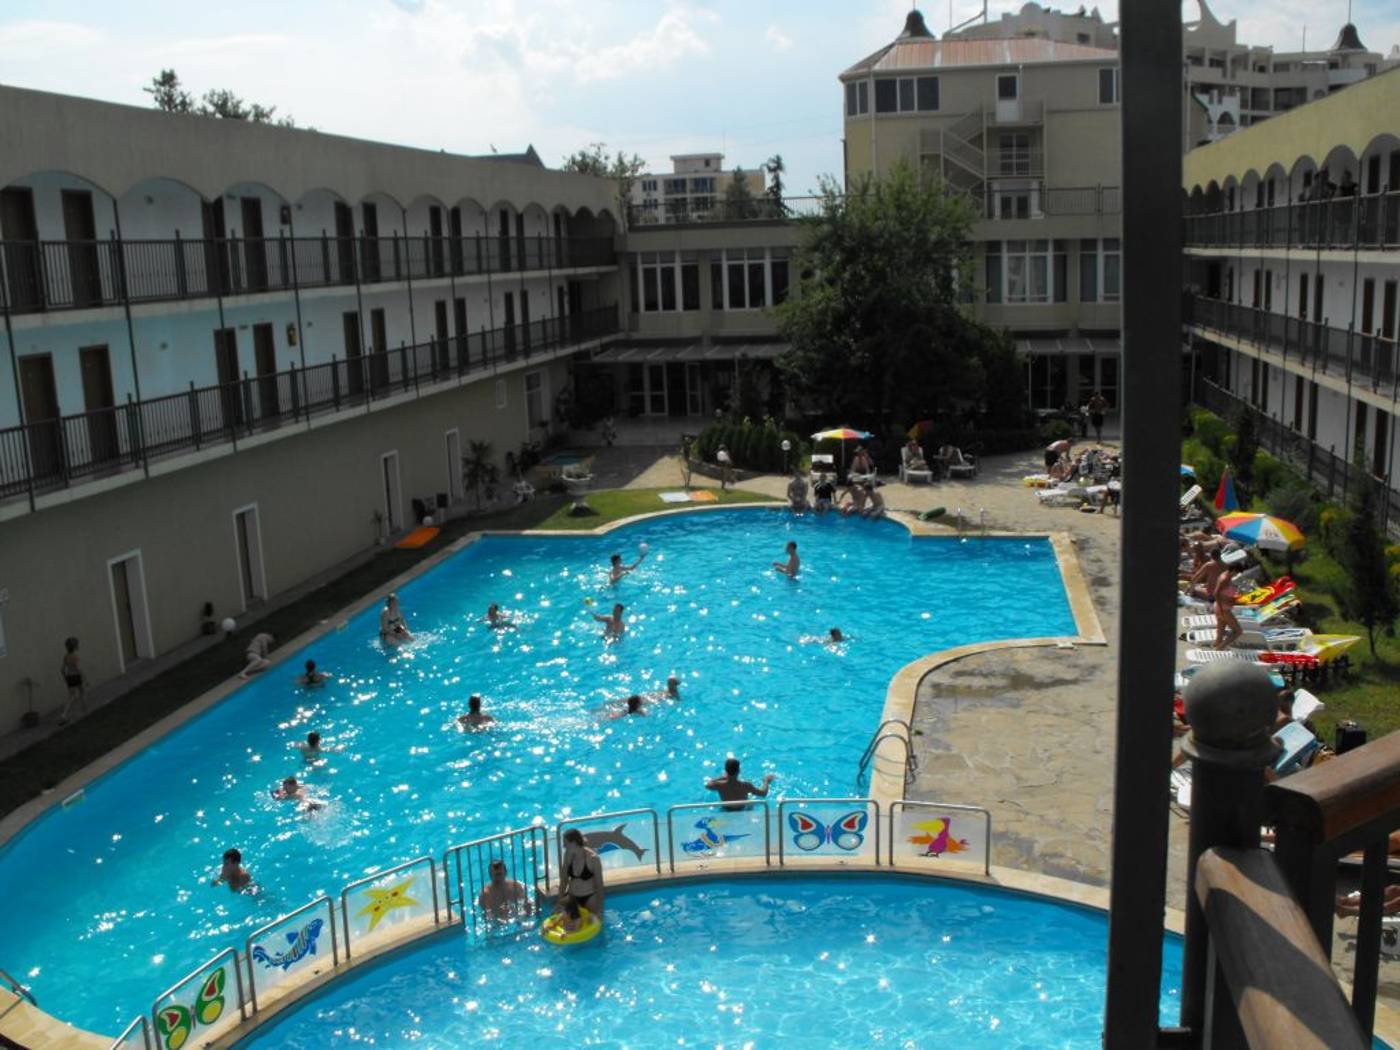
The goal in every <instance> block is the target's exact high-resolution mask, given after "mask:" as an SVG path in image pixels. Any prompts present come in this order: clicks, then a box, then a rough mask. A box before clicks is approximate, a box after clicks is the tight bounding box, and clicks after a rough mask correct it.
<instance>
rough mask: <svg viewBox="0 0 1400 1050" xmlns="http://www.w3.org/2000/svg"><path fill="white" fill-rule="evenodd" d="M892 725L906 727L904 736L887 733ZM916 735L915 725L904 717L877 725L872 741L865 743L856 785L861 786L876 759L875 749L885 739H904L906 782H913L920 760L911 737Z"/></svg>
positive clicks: (857, 770) (888, 719)
mask: <svg viewBox="0 0 1400 1050" xmlns="http://www.w3.org/2000/svg"><path fill="white" fill-rule="evenodd" d="M890 726H901V727H903V729H904V736H902V737H901V736H898V735H897V734H895V733H886V732H885V730H886V729H887V728H889V727H890ZM913 735H914V727H913V726H912V725H910V724H909V723H908V722H906V721H905V720H904V719H902V718H887V719H885V720H884V721H883V722H881V723H880V724H879V726H878V727H876V729H875V732H874V733H873V734H871V737H870V743H868V744H866V745H865V751H864V752H862V753H861V756H860V765H859V766H858V767H857V769H856V785H857V786H859V785H860V782H861V778H863V777H864V776H865V774H866V771H867V769H868V767H869V766H870V764H871V762H873V761H874V759H875V751H876V749H877V748H879V746H880V741H882V740H885V739H892V740H903V741H904V782H905V783H906V784H908V783H911V782H912V781H913V779H914V776H915V775H916V772H917V769H918V760H917V759H916V758H915V756H914V745H913V743H912V741H911V739H910V738H911V737H912V736H913Z"/></svg>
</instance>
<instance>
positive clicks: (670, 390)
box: [665, 361, 686, 416]
mask: <svg viewBox="0 0 1400 1050" xmlns="http://www.w3.org/2000/svg"><path fill="white" fill-rule="evenodd" d="M665 368H666V409H667V411H668V412H669V413H670V414H671V415H673V416H683V415H685V410H686V389H685V365H683V364H681V363H680V362H678V361H672V362H670V363H668V364H667V365H666V366H665Z"/></svg>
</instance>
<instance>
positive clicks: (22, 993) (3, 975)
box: [0, 970, 39, 1006]
mask: <svg viewBox="0 0 1400 1050" xmlns="http://www.w3.org/2000/svg"><path fill="white" fill-rule="evenodd" d="M0 980H3V981H4V982H5V983H6V984H8V985H9V986H10V991H12V992H14V993H15V994H16V995H17V996H19V997H20V998H21V999H23V1000H25V1001H26V1002H28V1003H29V1005H30V1006H38V1005H39V1002H38V1000H37V999H35V998H34V996H33V994H32V993H31V992H30V991H29V989H28V988H26V987H25V986H24V985H22V984H20V983H19V981H17V980H15V979H14V977H12V976H11V975H10V973H9V972H8V971H6V970H0Z"/></svg>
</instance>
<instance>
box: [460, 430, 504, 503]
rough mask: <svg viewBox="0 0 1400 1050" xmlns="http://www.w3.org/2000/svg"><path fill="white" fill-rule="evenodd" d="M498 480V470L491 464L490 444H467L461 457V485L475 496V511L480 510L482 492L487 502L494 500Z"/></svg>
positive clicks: (475, 442)
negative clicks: (465, 451) (465, 452)
mask: <svg viewBox="0 0 1400 1050" xmlns="http://www.w3.org/2000/svg"><path fill="white" fill-rule="evenodd" d="M500 480H501V472H500V469H499V468H498V467H497V466H496V464H495V463H493V462H491V442H489V441H472V442H469V443H468V445H467V454H466V455H465V456H463V457H462V484H463V485H465V486H466V487H467V488H469V489H471V490H472V492H474V493H475V494H476V509H477V510H481V498H482V495H483V492H484V494H485V496H486V500H487V502H491V501H492V500H494V499H495V498H496V485H497V484H498V483H499V482H500Z"/></svg>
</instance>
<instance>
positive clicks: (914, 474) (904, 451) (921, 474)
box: [899, 445, 933, 485]
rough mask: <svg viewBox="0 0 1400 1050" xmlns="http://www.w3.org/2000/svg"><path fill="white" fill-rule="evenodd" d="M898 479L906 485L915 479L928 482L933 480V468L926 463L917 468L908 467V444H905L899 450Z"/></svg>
mask: <svg viewBox="0 0 1400 1050" xmlns="http://www.w3.org/2000/svg"><path fill="white" fill-rule="evenodd" d="M899 480H900V481H902V482H904V483H905V484H906V485H908V484H911V483H913V482H915V481H925V482H929V483H932V481H933V468H932V467H930V466H928V465H927V464H925V465H924V467H923V468H922V469H919V470H914V469H911V468H910V466H909V446H908V445H905V446H904V447H903V448H901V449H900V450H899Z"/></svg>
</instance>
